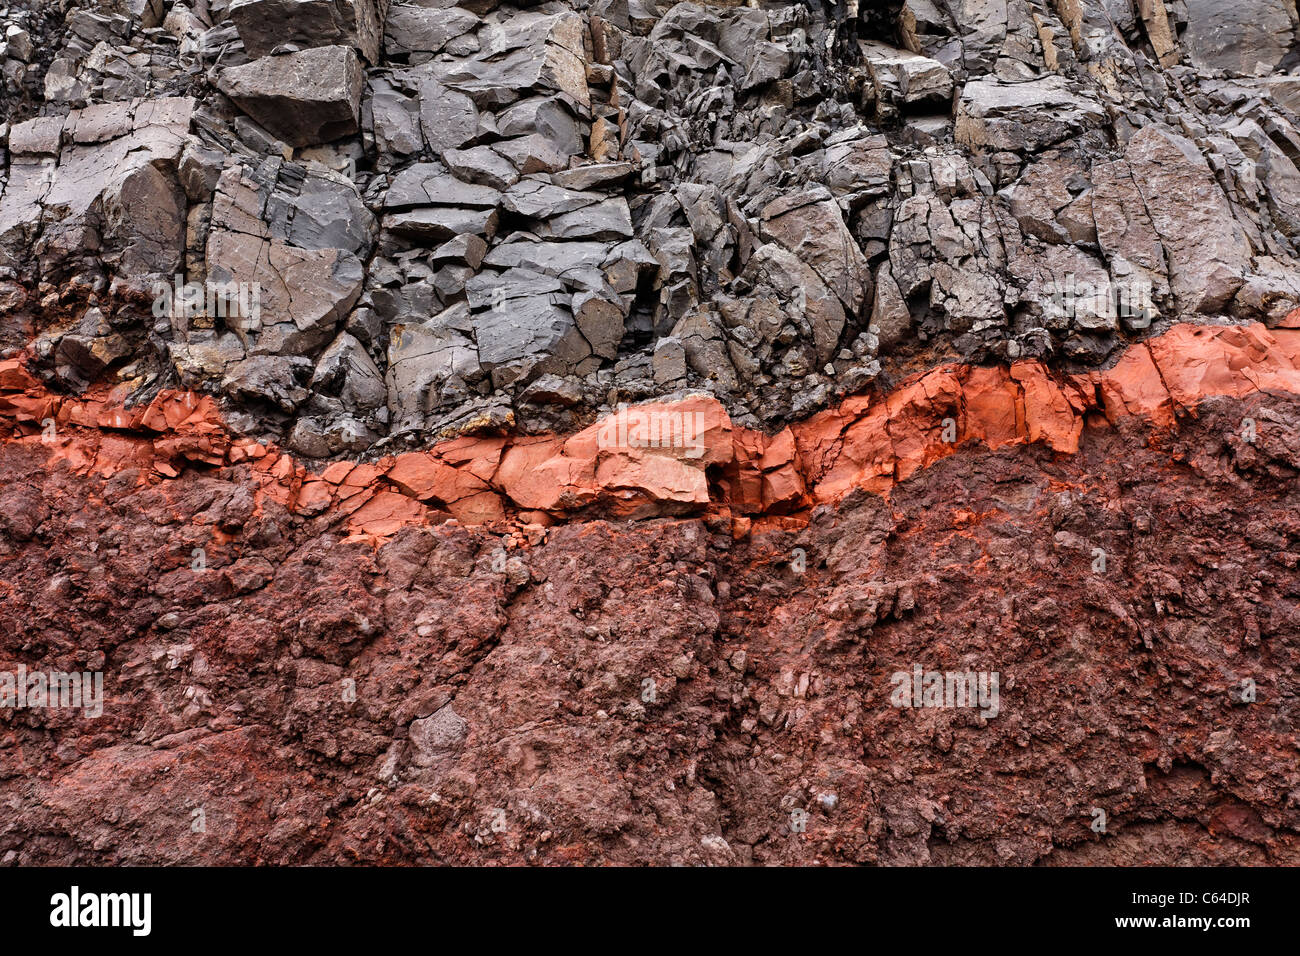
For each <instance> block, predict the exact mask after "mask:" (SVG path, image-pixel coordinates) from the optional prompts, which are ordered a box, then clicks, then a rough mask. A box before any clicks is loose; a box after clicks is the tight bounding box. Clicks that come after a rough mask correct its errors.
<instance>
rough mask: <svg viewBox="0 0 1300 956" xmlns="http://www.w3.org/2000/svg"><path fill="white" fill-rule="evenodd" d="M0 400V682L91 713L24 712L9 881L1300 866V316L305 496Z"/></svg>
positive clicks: (519, 449)
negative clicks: (957, 684) (256, 867)
mask: <svg viewBox="0 0 1300 956" xmlns="http://www.w3.org/2000/svg"><path fill="white" fill-rule="evenodd" d="M1296 318H1297V317H1296V316H1293V317H1292V319H1293V321H1290V322H1286V323H1283V324H1284V325H1297V324H1300V323H1297V322H1295V321H1294V319H1296ZM0 392H2V394H0V414H2V415H3V417H4V423H5V430H6V436H5V437H6V440H5V441H4V443H3V444H2V445H0V481H2V482H3V484H2V485H0V487H2V488H3V491H0V497H2V498H3V500H0V669H12V668H13V667H14V666H16V665H17V664H18V663H20V662H21V663H24V664H26V666H28V667H29V668H31V669H36V668H38V667H43V668H46V669H60V670H66V671H71V670H102V671H103V672H104V674H105V691H106V698H107V699H106V702H105V707H104V713H103V716H102V717H100V718H98V719H91V718H88V717H85V716H83V715H81V714H79V713H76V712H66V711H38V710H6V711H4V712H0V802H2V803H3V805H4V806H5V808H6V813H5V814H4V815H3V818H0V859H2V860H3V861H5V862H18V863H101V864H119V863H137V864H139V863H178V862H188V863H335V862H366V863H417V862H426V863H427V862H457V863H524V862H527V863H538V864H572V863H583V864H599V863H660V864H667V863H882V864H916V863H936V864H946V863H1003V864H1007V863H1010V864H1030V863H1038V864H1068V863H1125V864H1134V863H1240V864H1257V863H1273V864H1286V863H1292V864H1294V863H1297V862H1300V762H1298V761H1297V749H1298V748H1297V737H1296V733H1295V726H1296V708H1297V683H1296V677H1295V675H1296V673H1297V670H1298V667H1297V665H1298V664H1300V512H1297V509H1296V508H1295V505H1294V501H1295V492H1296V481H1297V476H1300V331H1297V330H1294V329H1288V328H1278V329H1272V330H1268V329H1265V328H1264V327H1263V326H1258V325H1254V326H1244V327H1241V326H1217V325H1183V326H1177V327H1175V328H1174V329H1172V330H1171V331H1170V332H1168V333H1166V334H1165V335H1164V336H1161V337H1158V338H1155V339H1152V340H1149V341H1148V342H1147V343H1144V344H1139V345H1134V346H1132V347H1131V348H1130V349H1129V351H1128V352H1127V353H1126V354H1125V355H1124V356H1123V358H1121V360H1120V361H1119V363H1118V364H1117V365H1115V366H1114V367H1113V368H1111V369H1109V370H1107V371H1104V372H1091V373H1087V374H1084V375H1077V376H1065V375H1061V374H1057V373H1051V372H1048V371H1047V370H1045V369H1044V367H1042V366H1040V365H1038V364H1036V363H1030V362H1022V363H1017V364H1015V365H1012V366H1011V367H1010V368H1003V367H997V366H994V367H973V366H941V367H938V368H935V369H932V370H930V371H927V372H924V373H919V374H918V375H916V376H914V377H913V378H912V379H910V380H909V381H908V382H906V383H904V384H903V385H902V386H900V387H899V388H898V389H896V390H895V391H893V392H891V393H889V394H888V395H867V396H862V397H859V398H855V399H851V400H849V401H847V402H846V403H844V404H843V405H842V406H841V407H839V408H837V409H834V410H831V411H827V412H824V413H822V414H820V415H818V416H816V417H814V418H813V419H811V420H809V421H807V422H805V423H801V424H799V425H796V426H794V427H792V428H789V429H786V430H784V431H782V432H780V433H778V434H776V435H772V436H765V435H762V434H760V433H757V432H752V431H748V430H745V429H741V428H737V427H732V426H731V423H730V422H729V420H728V419H727V417H726V415H725V413H724V412H723V411H722V409H721V407H720V406H718V405H717V404H716V403H714V402H712V401H710V400H708V399H703V398H700V399H689V400H687V402H685V403H682V404H683V405H685V406H686V407H685V408H684V409H683V408H678V409H675V410H676V411H683V410H689V411H692V412H697V411H698V412H699V413H701V414H702V415H703V419H702V421H703V422H704V427H703V428H702V429H701V430H700V433H699V435H697V436H696V437H698V438H699V442H698V447H697V449H695V450H690V449H687V450H683V449H682V448H675V449H674V448H627V447H623V446H618V445H617V444H616V445H614V446H610V445H609V444H608V443H602V441H601V440H600V433H599V429H600V428H601V427H602V426H605V427H608V425H609V423H608V422H605V423H596V424H595V425H593V426H592V427H591V428H589V429H587V430H585V431H583V432H580V433H578V434H577V435H573V436H567V437H566V436H554V437H552V436H531V437H523V436H508V435H495V436H493V435H487V436H479V437H464V438H460V439H456V440H454V441H451V442H446V443H443V444H440V445H438V446H436V447H434V448H432V449H430V450H429V452H427V453H424V452H418V453H408V454H405V455H402V456H398V457H397V458H393V459H386V460H380V461H376V462H365V463H356V462H348V461H341V462H336V463H335V464H332V465H329V466H327V467H325V468H324V470H323V471H320V472H319V473H317V472H315V471H312V470H310V469H309V468H308V467H307V466H306V465H304V464H303V463H301V462H298V461H295V460H294V459H293V458H292V457H291V456H290V455H287V454H284V453H282V452H280V451H279V450H278V449H277V448H274V447H270V446H266V445H260V444H258V443H256V442H252V441H248V440H241V439H234V438H232V437H231V436H230V434H229V433H228V432H227V431H226V429H225V428H224V426H223V424H222V422H221V418H220V415H219V413H218V411H217V407H216V406H215V405H214V404H213V403H212V402H211V400H210V399H209V398H206V397H199V396H197V395H193V394H189V393H167V394H164V395H162V396H160V397H158V398H157V399H155V400H154V401H152V402H151V403H149V404H147V405H144V406H136V407H130V403H129V402H127V401H126V400H125V399H126V396H125V395H124V394H113V393H95V392H91V393H88V394H87V395H82V396H78V397H66V396H60V395H55V394H52V393H49V392H47V391H45V390H44V388H43V386H41V385H40V384H39V383H38V382H37V380H36V379H35V378H33V377H32V376H31V375H29V374H28V373H27V372H26V371H25V370H24V366H23V364H22V363H21V362H18V361H9V362H6V363H4V364H3V366H0ZM954 431H955V437H954V434H953V433H954ZM945 433H946V434H945ZM317 467H319V466H317ZM196 551H199V552H201V553H202V556H203V560H202V562H201V564H202V570H196V564H195V561H194V555H195V553H196ZM1098 552H1100V553H1101V554H1102V555H1104V561H1102V562H1101V564H1100V566H1099V564H1098V560H1097V554H1098ZM916 665H920V666H922V667H923V668H925V669H936V670H953V669H957V670H977V671H993V672H997V673H998V674H1000V677H1001V705H1000V711H999V713H998V714H997V716H995V717H986V716H981V714H980V713H979V712H978V711H976V710H969V709H957V710H952V709H947V710H944V709H937V710H927V709H921V710H913V709H907V708H895V707H893V706H891V704H890V692H891V689H892V688H891V684H890V677H891V675H892V674H893V673H895V672H897V671H910V670H911V669H912V668H913V667H914V666H916ZM1247 682H1252V686H1253V687H1254V693H1253V694H1247V693H1245V692H1244V690H1243V688H1244V687H1245V686H1246V685H1247ZM1252 696H1253V698H1254V699H1253V700H1252V699H1250V698H1251V697H1252ZM804 812H806V813H807V817H806V818H805V817H804V816H803V813H804ZM1099 813H1101V814H1104V817H1105V820H1106V827H1105V832H1097V831H1096V830H1095V829H1094V824H1095V823H1096V821H1097V819H1098V814H1099ZM196 820H201V821H202V826H196V823H195V821H196Z"/></svg>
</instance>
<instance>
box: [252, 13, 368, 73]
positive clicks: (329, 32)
mask: <svg viewBox="0 0 1300 956" xmlns="http://www.w3.org/2000/svg"><path fill="white" fill-rule="evenodd" d="M387 8H388V0H231V3H230V6H229V7H228V8H227V16H229V17H230V19H231V21H233V22H234V24H235V27H236V28H237V29H238V30H239V39H240V40H241V41H242V42H243V44H244V49H245V50H246V51H247V52H248V55H249V56H252V57H262V56H266V55H267V54H269V53H271V52H273V51H274V50H275V48H276V47H278V46H282V45H284V44H291V45H293V46H296V47H298V48H299V49H308V48H311V47H320V46H334V45H339V46H351V47H355V48H356V50H357V51H358V52H360V54H361V55H362V56H363V57H365V58H366V62H367V63H375V64H377V63H379V61H380V56H381V53H382V46H381V44H382V42H383V37H384V15H385V13H386V12H387Z"/></svg>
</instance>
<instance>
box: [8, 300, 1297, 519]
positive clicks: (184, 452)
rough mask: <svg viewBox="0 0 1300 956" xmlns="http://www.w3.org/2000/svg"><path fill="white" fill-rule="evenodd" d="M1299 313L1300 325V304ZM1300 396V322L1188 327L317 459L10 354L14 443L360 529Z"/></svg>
mask: <svg viewBox="0 0 1300 956" xmlns="http://www.w3.org/2000/svg"><path fill="white" fill-rule="evenodd" d="M1289 318H1290V319H1291V321H1288V322H1287V323H1285V324H1286V325H1297V326H1300V312H1297V313H1293V314H1292V316H1290V317H1289ZM1260 391H1282V392H1290V393H1297V394H1300V329H1291V328H1279V329H1273V330H1269V329H1266V328H1265V327H1263V326H1262V325H1249V326H1202V325H1179V326H1175V327H1174V328H1172V329H1171V330H1170V331H1169V332H1167V333H1165V334H1164V335H1162V336H1160V337H1158V338H1153V339H1151V340H1148V341H1147V342H1144V343H1141V344H1138V345H1134V346H1132V347H1131V348H1130V349H1129V350H1128V352H1126V353H1125V355H1124V357H1123V358H1122V359H1121V360H1120V361H1119V363H1118V364H1117V365H1115V366H1114V367H1113V368H1111V369H1109V370H1107V371H1104V372H1090V373H1087V374H1081V375H1068V376H1061V375H1056V374H1054V373H1053V372H1051V371H1050V370H1049V369H1048V368H1047V367H1046V366H1044V365H1043V364H1042V363H1040V362H1037V361H1024V362H1016V363H1014V364H1013V365H1011V366H1010V367H990V368H985V367H973V366H964V365H947V366H941V367H938V368H934V369H931V370H929V371H927V372H924V373H920V374H918V375H915V376H913V377H912V378H910V379H909V380H908V381H906V382H905V383H904V384H903V385H901V386H900V387H899V388H898V389H896V390H895V391H893V392H892V393H890V394H888V395H884V396H878V395H863V396H858V397H854V398H850V399H848V400H846V401H845V402H844V403H843V404H842V405H840V407H838V408H836V409H834V410H830V411H826V412H822V413H820V414H818V415H816V416H814V417H813V418H811V419H809V420H808V421H805V422H802V423H800V424H797V425H794V426H792V427H789V428H786V429H783V430H782V431H780V432H778V433H777V434H775V435H765V434H763V433H761V432H757V431H753V430H750V429H746V428H741V427H737V426H733V424H732V422H731V421H730V419H729V417H728V416H727V413H726V411H725V410H724V409H723V407H722V405H721V404H719V403H718V402H717V401H716V400H715V399H713V398H711V397H693V398H687V399H685V400H683V401H680V402H675V403H672V404H653V405H642V406H635V407H632V408H622V409H620V410H619V411H618V412H617V413H615V414H613V415H610V416H608V417H606V418H605V419H603V420H601V421H599V422H597V423H596V424H594V425H592V426H591V427H589V428H586V429H584V430H583V431H580V432H578V433H576V434H574V435H570V436H567V437H564V436H527V437H510V436H496V437H463V438H457V439H454V440H451V441H446V442H442V443H440V444H438V445H436V446H434V447H433V448H431V449H429V450H427V451H418V452H409V453H405V454H401V455H397V456H393V457H389V458H385V459H382V460H379V461H375V462H362V463H357V462H349V461H340V462H335V463H333V464H330V465H328V466H326V467H325V468H324V469H323V470H319V471H316V470H313V467H312V466H311V465H309V464H307V463H304V462H301V461H298V460H296V459H295V458H294V457H293V456H291V455H290V454H288V453H286V452H284V451H281V450H280V449H279V448H278V447H276V446H274V445H264V444H261V443H259V442H256V441H253V440H250V439H239V438H233V437H232V436H231V435H230V434H229V432H228V431H227V429H226V428H225V426H224V424H223V422H222V418H221V414H220V410H219V409H218V407H217V405H216V403H215V402H214V401H213V399H212V398H210V397H209V396H206V395H199V394H196V393H192V392H179V391H169V392H164V393H162V394H160V395H159V396H158V397H157V398H155V399H154V400H153V401H152V402H150V403H148V404H147V405H137V406H134V407H127V398H128V394H127V392H126V390H125V389H124V388H119V389H116V390H113V391H109V392H106V393H88V394H86V395H82V396H78V397H64V396H58V395H54V394H52V393H50V392H48V391H47V390H46V389H45V388H44V387H43V385H42V384H41V383H40V382H38V381H37V380H36V379H35V378H34V377H33V376H32V375H31V374H30V373H29V372H28V371H27V370H26V368H25V367H24V366H23V364H22V363H21V362H20V361H19V360H16V359H11V360H9V361H6V362H0V421H3V422H4V423H5V424H6V425H7V428H8V434H7V436H6V437H5V439H4V440H5V441H9V442H25V443H41V444H43V445H44V446H46V447H47V448H48V450H49V454H50V456H51V461H50V464H51V466H54V465H56V464H57V463H58V462H59V461H60V460H62V461H66V462H67V466H68V467H69V468H71V469H72V470H73V471H75V472H77V473H80V474H91V473H94V474H98V475H100V476H102V477H105V478H107V477H111V476H114V475H119V474H120V473H122V472H123V471H126V470H128V469H132V468H135V469H137V470H138V471H139V478H138V481H139V482H141V483H145V482H158V481H166V480H169V479H172V478H175V477H176V476H177V475H178V474H179V473H180V471H181V470H182V469H183V468H186V467H189V466H234V465H241V464H244V465H247V466H248V468H249V470H250V472H251V474H252V476H253V478H254V479H255V480H256V482H257V484H258V487H259V490H258V494H259V496H260V497H261V498H263V499H271V500H274V501H276V502H278V503H280V504H281V505H283V506H285V507H287V508H289V509H290V510H292V511H294V512H296V513H298V514H301V515H304V516H307V517H315V516H320V515H330V516H333V517H336V518H337V519H338V520H340V521H341V522H342V524H343V526H344V527H345V528H346V529H347V531H348V532H349V533H351V534H353V535H359V536H374V537H379V538H382V537H387V536H389V535H392V534H394V533H396V532H397V531H398V530H400V529H401V528H402V527H404V526H406V525H411V524H431V523H438V522H441V521H446V520H451V519H455V520H458V521H460V522H461V523H463V524H487V523H494V522H498V521H505V520H507V519H509V520H512V521H517V522H521V523H524V524H542V525H547V524H551V523H554V522H555V521H556V520H562V519H564V518H566V517H572V516H576V515H582V514H607V515H614V516H621V517H649V516H654V515H671V514H699V513H702V512H713V513H717V514H720V515H722V516H724V517H731V518H732V519H733V522H734V524H733V527H734V528H735V530H736V532H737V533H744V532H746V531H747V530H748V529H749V528H750V526H751V523H752V521H754V520H755V519H757V520H761V521H764V522H769V523H787V522H788V523H792V524H801V523H802V519H801V517H800V516H801V514H803V513H805V512H807V511H808V510H809V509H810V508H811V507H813V506H815V505H818V504H822V503H834V502H836V501H838V500H840V499H841V498H843V497H844V496H845V495H846V494H848V493H849V492H850V491H852V490H854V489H856V488H862V489H866V490H867V491H871V492H876V493H880V494H886V493H888V491H889V489H890V488H891V487H892V486H893V485H894V484H895V483H896V482H899V481H904V480H906V479H907V478H908V477H909V476H911V475H913V474H914V473H916V472H917V471H918V470H919V469H921V468H924V467H926V466H927V465H929V464H931V463H932V462H934V461H936V460H938V459H940V458H943V457H945V456H947V455H950V454H952V453H953V452H954V451H956V450H957V449H958V448H959V447H960V446H961V445H962V444H964V443H966V442H981V443H983V444H985V445H987V446H989V447H991V448H998V447H1001V446H1005V445H1013V444H1020V443H1031V442H1041V443H1043V444H1045V445H1047V446H1049V447H1051V448H1052V449H1054V450H1055V451H1057V452H1062V453H1067V454H1068V453H1073V452H1075V451H1077V450H1078V445H1079V438H1080V435H1081V434H1082V431H1083V428H1084V424H1085V419H1087V418H1088V417H1089V416H1093V420H1094V421H1096V422H1097V423H1102V422H1103V419H1104V420H1105V421H1109V422H1110V423H1111V424H1114V423H1116V422H1117V421H1119V420H1120V419H1122V418H1128V417H1140V418H1144V419H1147V420H1149V421H1150V423H1151V424H1152V426H1153V427H1155V428H1164V427H1168V426H1170V425H1172V424H1173V422H1174V418H1175V415H1176V414H1177V413H1178V412H1179V411H1180V410H1187V411H1192V410H1194V409H1195V408H1196V406H1197V404H1198V403H1199V402H1200V401H1201V400H1202V399H1205V398H1208V397H1210V396H1216V395H1224V396H1232V397H1243V396H1245V395H1248V394H1250V393H1253V392H1260Z"/></svg>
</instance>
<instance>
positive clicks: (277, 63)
mask: <svg viewBox="0 0 1300 956" xmlns="http://www.w3.org/2000/svg"><path fill="white" fill-rule="evenodd" d="M363 84H364V79H363V74H362V69H361V61H360V60H359V59H358V58H357V54H356V53H355V52H354V51H353V50H352V49H351V48H350V47H345V46H326V47H320V48H318V49H311V50H303V51H302V52H300V53H289V54H285V55H283V56H268V57H263V58H262V59H260V60H255V61H253V62H252V63H247V64H245V65H243V66H231V67H227V68H226V69H224V70H222V71H221V75H220V77H219V78H218V80H217V87H218V88H219V89H220V90H221V92H223V93H225V94H226V95H227V96H229V97H230V98H231V99H232V100H233V101H234V102H235V104H236V105H237V106H238V107H239V108H240V109H241V110H243V111H244V112H245V113H247V114H248V115H249V116H251V117H252V118H253V119H255V120H257V122H259V123H260V124H262V126H264V127H266V129H268V130H269V131H270V132H271V133H273V134H274V135H276V136H278V137H280V138H281V139H283V140H284V141H285V142H286V143H288V144H289V145H290V146H312V145H315V144H317V143H328V142H331V141H332V140H336V139H339V138H340V137H343V136H351V135H352V134H353V133H356V132H357V131H358V130H359V129H360V125H359V124H360V119H361V90H362V86H363Z"/></svg>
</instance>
